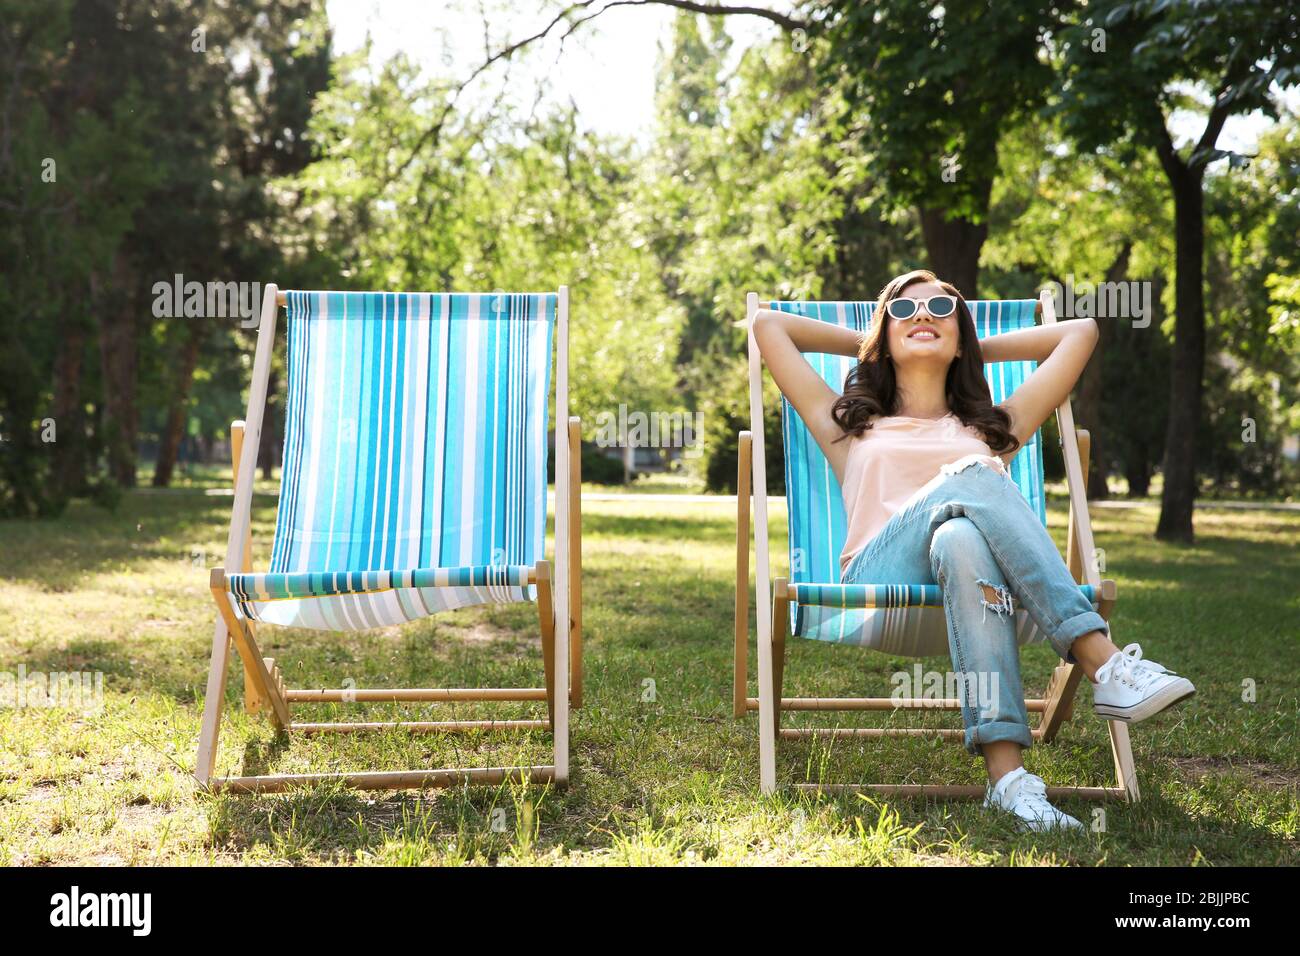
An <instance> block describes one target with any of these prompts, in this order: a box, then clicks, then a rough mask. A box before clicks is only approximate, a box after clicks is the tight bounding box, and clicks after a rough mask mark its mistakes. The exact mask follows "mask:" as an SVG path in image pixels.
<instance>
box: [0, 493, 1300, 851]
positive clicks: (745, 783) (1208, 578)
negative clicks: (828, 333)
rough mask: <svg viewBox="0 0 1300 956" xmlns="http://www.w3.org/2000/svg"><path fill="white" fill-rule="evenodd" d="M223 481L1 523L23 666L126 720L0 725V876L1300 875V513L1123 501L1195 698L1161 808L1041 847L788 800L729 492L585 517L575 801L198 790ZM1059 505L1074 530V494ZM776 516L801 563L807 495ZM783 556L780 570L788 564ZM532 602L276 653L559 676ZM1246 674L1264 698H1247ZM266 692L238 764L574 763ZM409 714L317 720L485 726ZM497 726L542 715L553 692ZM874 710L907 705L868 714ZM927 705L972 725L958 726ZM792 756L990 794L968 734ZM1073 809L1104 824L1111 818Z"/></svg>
mask: <svg viewBox="0 0 1300 956" xmlns="http://www.w3.org/2000/svg"><path fill="white" fill-rule="evenodd" d="M228 480H229V479H228V476H226V477H225V479H224V481H228ZM224 481H222V480H217V477H216V476H214V477H212V479H211V480H206V476H205V480H199V481H191V482H190V483H189V484H188V485H187V486H186V487H184V488H182V489H179V490H177V491H173V492H168V493H150V492H147V491H143V492H134V493H131V494H128V495H127V496H125V498H124V499H123V501H122V504H121V507H120V509H119V511H118V512H117V513H116V514H109V513H106V512H104V511H101V510H98V509H95V508H93V507H91V506H88V505H83V504H77V505H75V506H74V507H73V508H72V509H71V510H70V511H69V512H68V513H67V514H66V515H65V516H64V517H63V518H62V519H60V520H58V521H56V522H49V523H35V522H32V523H27V522H8V523H0V671H7V672H10V673H14V672H16V671H17V669H18V667H19V665H24V666H25V667H26V669H27V671H28V672H32V671H42V672H50V671H94V672H102V673H103V674H104V684H105V694H104V705H103V707H102V709H100V710H99V711H97V712H88V713H78V712H74V711H69V710H58V709H48V708H22V709H12V708H11V709H3V710H0V736H2V738H3V741H4V743H3V746H2V747H0V864H44V863H91V864H94V863H110V864H121V863H164V864H194V863H213V864H239V863H253V864H272V863H299V864H310V863H383V864H406V863H438V864H458V863H465V864H481V863H497V864H518V863H525V864H538V863H544V864H552V863H553V864H628V863H634V864H643V863H700V862H708V863H718V864H733V863H824V864H825V863H832V864H903V865H932V864H956V865H969V864H1036V863H1047V864H1081V865H1098V864H1108V865H1134V864H1175V865H1177V864H1290V865H1294V864H1295V863H1296V862H1297V856H1298V854H1297V844H1296V831H1297V821H1298V818H1300V799H1298V797H1297V781H1298V780H1300V744H1298V743H1297V723H1298V721H1300V718H1298V716H1297V715H1298V713H1300V679H1298V678H1297V673H1296V670H1297V669H1296V638H1297V634H1300V595H1298V594H1297V588H1296V586H1295V582H1296V581H1297V580H1300V549H1298V548H1297V543H1298V542H1300V515H1297V514H1294V513H1277V512H1244V511H1225V510H1207V511H1202V512H1198V515H1197V530H1198V541H1197V544H1196V545H1195V546H1193V547H1181V548H1179V547H1170V546H1165V545H1160V544H1158V543H1156V542H1155V541H1154V540H1153V539H1152V538H1151V531H1152V529H1153V527H1154V522H1155V517H1156V512H1155V509H1154V507H1143V508H1139V509H1133V510H1124V511H1114V510H1111V511H1099V512H1098V513H1097V516H1096V519H1095V524H1096V530H1097V536H1098V545H1099V546H1100V547H1102V548H1104V549H1105V551H1106V558H1107V568H1106V573H1107V576H1110V577H1113V578H1115V579H1117V580H1118V582H1119V602H1118V605H1117V608H1116V615H1115V617H1114V620H1113V623H1114V629H1115V636H1116V639H1117V641H1118V642H1119V643H1120V644H1121V645H1122V644H1124V643H1127V642H1129V641H1140V642H1141V643H1142V646H1143V649H1144V651H1145V653H1146V655H1147V656H1148V657H1151V658H1154V659H1156V660H1159V661H1161V662H1164V663H1167V664H1169V665H1170V666H1172V667H1174V668H1175V669H1177V670H1179V671H1180V672H1181V673H1185V674H1186V675H1187V676H1189V677H1190V678H1191V679H1192V680H1193V681H1194V682H1195V684H1196V685H1197V689H1198V692H1197V695H1196V697H1195V698H1193V699H1192V700H1191V701H1188V702H1185V703H1183V704H1180V705H1179V706H1178V707H1176V708H1174V710H1172V711H1170V712H1167V713H1165V714H1162V715H1160V716H1158V717H1155V718H1153V719H1151V720H1149V721H1147V722H1145V723H1143V724H1141V725H1139V726H1138V727H1135V728H1134V729H1133V732H1132V737H1133V745H1134V750H1135V759H1136V763H1137V768H1138V774H1139V780H1140V783H1141V787H1142V792H1143V800H1142V802H1141V803H1139V804H1137V805H1132V806H1130V805H1123V804H1117V803H1108V804H1106V805H1105V820H1104V823H1105V827H1104V830H1102V831H1099V832H1090V833H1088V834H1087V835H1082V836H1070V835H1032V834H1021V833H1017V832H1016V831H1015V830H1014V828H1013V827H1012V826H1010V825H1009V824H1008V823H1007V822H1006V821H1005V820H1003V819H999V818H995V817H992V816H990V815H989V814H987V813H986V812H984V811H983V810H981V809H980V807H979V805H978V803H972V802H961V801H953V802H947V803H945V802H928V803H927V802H921V801H909V800H898V801H890V802H888V803H885V802H871V801H868V800H864V799H861V798H859V797H855V796H842V797H834V798H829V797H823V798H817V797H813V796H807V795H796V794H794V793H792V792H790V791H784V792H782V793H780V794H778V795H776V796H773V797H762V796H760V795H759V793H758V786H757V780H758V760H757V723H756V719H755V718H754V717H750V718H748V719H747V720H736V719H733V718H732V717H731V713H730V700H731V686H730V685H731V637H730V634H731V603H732V577H731V575H732V571H731V569H732V567H733V566H734V564H733V562H734V554H735V543H734V533H735V532H734V514H735V505H734V503H733V502H729V501H726V500H720V501H718V502H716V503H715V502H695V501H683V502H680V503H674V502H671V501H663V500H637V499H636V498H635V497H631V498H628V499H625V500H617V501H608V500H601V501H596V500H593V501H589V502H587V503H586V505H585V506H584V517H583V522H584V534H585V540H584V562H585V578H584V594H585V601H584V605H585V606H584V623H585V630H586V637H587V681H586V703H585V706H584V707H583V708H582V709H581V710H579V711H576V712H575V713H574V715H573V734H572V739H573V777H572V781H571V785H570V786H569V788H568V789H566V790H563V791H556V790H554V789H549V788H539V787H524V786H509V785H506V786H501V787H496V788H476V789H457V790H450V791H430V792H427V793H423V794H420V793H405V794H387V793H351V792H346V791H339V790H336V789H331V788H321V789H317V790H313V791H303V792H300V793H296V794H291V795H285V796H263V797H229V796H217V797H213V796H209V795H206V794H201V793H198V792H196V789H195V786H194V784H193V782H192V778H191V776H190V773H191V770H192V767H193V761H194V750H195V745H196V742H197V738H198V730H199V716H200V708H201V703H202V694H203V686H204V681H205V678H206V671H207V663H208V654H209V650H210V643H211V635H212V619H213V607H212V602H211V599H210V596H209V594H208V591H207V587H206V581H207V578H206V571H205V570H204V569H205V568H206V567H207V566H209V565H213V564H219V563H221V560H220V558H219V557H218V555H220V554H222V553H223V552H224V540H225V530H224V527H225V524H226V522H227V520H228V514H229V508H230V498H229V497H222V496H219V495H214V494H205V493H204V492H205V488H212V489H217V488H220V487H221V486H222V485H223V484H224ZM662 484H663V483H662V482H658V483H656V485H657V487H655V488H653V489H652V490H656V491H662V490H664V488H663V487H662ZM263 489H264V490H273V486H271V485H265V486H259V490H263ZM591 490H593V491H596V490H609V489H597V488H595V487H593V488H592V489H591ZM1050 518H1051V530H1052V533H1053V534H1054V535H1055V536H1056V538H1057V540H1058V542H1063V539H1064V521H1065V513H1064V509H1063V508H1062V507H1061V506H1060V504H1059V503H1055V502H1054V503H1053V507H1052V510H1051V515H1050ZM273 519H274V499H273V498H272V497H269V496H266V495H259V497H258V498H257V499H256V500H255V527H254V534H255V536H256V540H257V541H258V542H260V546H259V548H258V550H257V554H258V555H259V557H260V558H261V559H262V560H265V555H266V543H267V542H269V540H270V535H271V531H272V522H273ZM773 520H774V522H775V525H776V527H775V529H774V531H775V534H776V536H777V540H775V541H774V544H773V554H774V556H777V555H780V554H781V553H782V549H783V541H782V540H780V536H781V535H783V534H784V528H783V520H784V516H783V512H782V510H781V508H780V507H779V506H775V505H774V507H773ZM774 563H775V564H776V569H777V571H778V572H779V571H780V569H781V567H782V565H783V563H784V561H783V559H781V558H779V557H775V561H774ZM535 614H536V612H535V609H534V608H533V607H532V606H528V605H518V606H509V607H491V608H479V609H471V610H464V611H458V612H455V613H453V614H450V615H445V616H442V617H437V618H431V619H427V620H424V621H420V622H415V623H413V624H410V625H407V626H405V627H401V628H391V629H387V630H383V631H377V632H368V633H364V634H351V635H347V634H342V635H333V634H325V633H318V632H312V631H301V630H275V629H269V628H265V629H263V631H262V638H261V639H262V642H263V647H264V653H266V654H267V655H269V656H274V657H276V658H277V660H279V661H280V663H281V666H282V667H283V670H284V673H285V677H286V680H287V682H288V683H289V684H290V685H291V686H340V685H341V682H342V681H343V680H344V679H345V678H352V679H353V680H355V681H356V683H357V685H358V686H367V685H372V686H373V685H376V684H380V685H382V684H391V685H412V684H414V685H417V686H419V685H424V686H456V685H460V686H467V685H473V684H497V685H510V684H521V683H522V684H525V685H534V686H535V685H536V684H537V683H539V682H540V676H539V675H540V652H539V646H538V641H537V639H536V616H535ZM1022 660H1023V671H1024V679H1025V683H1026V689H1027V691H1028V692H1029V693H1030V694H1034V695H1037V694H1041V693H1042V692H1043V690H1044V687H1045V684H1046V681H1047V678H1048V675H1049V674H1050V672H1051V669H1052V666H1053V665H1054V663H1055V658H1054V656H1053V654H1052V652H1051V651H1050V649H1049V648H1047V647H1045V646H1042V645H1038V646H1034V647H1031V648H1027V649H1025V651H1024V652H1023V656H1022ZM913 663H914V662H913V661H912V660H910V659H903V658H891V657H889V656H886V655H881V654H874V653H871V652H865V651H862V650H859V649H855V648H847V647H836V646H829V645H822V644H817V643H813V642H796V643H794V644H793V645H792V647H791V653H790V663H789V665H788V668H787V688H788V690H787V693H791V694H819V695H831V694H854V695H884V694H886V693H888V690H889V688H890V683H889V675H890V674H891V673H893V672H895V671H897V670H901V669H910V668H911V666H912V664H913ZM922 663H923V664H924V666H926V667H933V668H935V669H937V670H941V671H942V670H947V669H948V667H949V664H948V662H947V661H946V660H943V659H930V660H927V661H923V662H922ZM1247 681H1249V682H1253V687H1254V690H1255V699H1254V700H1253V701H1248V700H1243V686H1244V682H1247ZM241 684H242V676H241V674H240V668H239V667H238V665H237V664H235V665H234V666H233V667H232V668H231V681H230V686H229V690H228V695H227V696H228V705H229V706H228V712H229V713H230V714H232V715H233V716H232V719H229V720H227V722H226V724H225V726H224V733H223V736H222V746H221V752H220V756H219V769H220V771H221V772H223V773H258V772H265V771H276V772H288V771H294V770H313V771H326V770H343V769H360V768H367V769H370V768H378V769H407V768H418V767H424V766H448V765H450V766H455V765H457V764H463V765H478V766H487V765H494V764H500V763H508V762H515V761H518V762H536V763H543V762H549V739H548V738H547V737H546V736H545V735H542V734H537V735H534V736H532V737H531V738H519V737H513V738H512V737H503V736H501V735H477V736H470V737H463V736H462V737H446V738H435V737H430V736H408V735H404V734H383V735H377V736H365V737H361V736H357V737H355V738H351V739H349V738H340V737H329V738H324V739H317V740H299V739H294V740H292V741H285V740H277V739H275V738H274V736H273V735H272V733H271V732H270V728H269V724H268V723H267V722H266V721H265V720H264V719H255V718H251V717H247V716H245V715H243V714H242V710H241V707H240V704H239V700H240V699H241V695H242V687H241ZM751 693H753V689H752V687H751ZM1090 704H1091V701H1090V692H1089V691H1088V690H1087V688H1086V687H1085V689H1084V690H1083V691H1082V692H1081V699H1080V701H1079V703H1078V705H1077V706H1076V716H1075V719H1074V721H1073V722H1072V723H1070V724H1069V725H1068V726H1067V727H1066V728H1065V729H1064V730H1063V731H1062V733H1061V734H1060V736H1059V737H1058V739H1057V741H1056V742H1055V743H1053V744H1052V745H1050V746H1043V747H1036V748H1034V749H1033V750H1031V751H1029V752H1028V753H1027V755H1026V760H1027V763H1028V766H1029V767H1030V769H1031V770H1033V771H1035V772H1037V773H1040V774H1041V775H1042V776H1043V777H1044V778H1045V779H1047V781H1048V782H1049V783H1058V782H1059V783H1081V784H1094V785H1096V784H1107V783H1110V782H1111V781H1112V777H1111V774H1112V770H1111V758H1110V751H1109V741H1108V736H1107V733H1106V729H1105V725H1104V724H1103V723H1102V722H1101V721H1100V720H1098V719H1097V718H1096V717H1095V716H1093V715H1092V713H1091V707H1090ZM401 706H402V705H392V706H388V705H385V706H370V707H366V706H352V707H348V708H346V713H344V708H342V707H319V708H308V707H302V708H300V709H299V710H298V711H297V713H299V714H312V715H316V714H319V715H320V718H319V719H329V715H330V714H331V713H333V714H335V715H341V716H342V718H343V719H357V718H360V717H362V716H366V717H370V718H372V719H383V718H384V717H386V716H390V715H396V714H398V713H399V712H400V713H402V714H404V715H407V716H408V717H410V718H412V719H420V717H421V716H423V719H439V718H440V717H446V716H451V715H452V714H455V715H457V716H473V715H477V714H483V713H487V711H486V710H484V709H483V708H482V707H481V706H480V705H458V706H456V707H455V708H454V709H450V708H448V707H447V706H446V705H443V706H442V707H438V706H436V705H432V706H429V707H420V706H418V705H404V707H405V709H400V710H399V707H401ZM493 712H494V713H497V714H502V715H520V716H522V715H525V714H529V713H535V711H530V710H529V705H524V704H521V705H515V706H511V705H506V706H505V707H503V708H500V709H497V710H496V711H493ZM424 715H429V716H424ZM433 715H437V716H433ZM390 719H391V717H390ZM791 719H792V722H793V723H796V724H798V723H803V724H807V723H809V722H810V720H818V719H820V720H822V721H828V722H835V721H837V720H845V721H847V720H852V719H856V718H855V717H854V716H853V715H797V716H795V717H793V718H791ZM873 719H874V720H875V721H877V722H879V721H882V720H885V719H892V718H886V717H884V716H876V717H874V718H873V717H872V716H870V715H868V716H866V717H865V718H863V722H864V723H870V722H871V721H872V720H873ZM922 719H924V720H928V721H931V722H932V723H933V725H934V726H940V725H942V724H947V725H948V726H956V725H957V723H956V721H957V718H956V715H953V714H949V715H946V719H945V715H924V716H923V717H922ZM778 761H779V766H778V774H779V776H780V778H781V779H782V780H783V781H786V782H790V781H796V780H816V779H827V780H832V781H842V782H851V781H855V780H858V781H861V780H871V781H877V782H879V781H898V782H906V781H920V780H933V781H938V780H942V781H946V782H952V783H982V782H983V772H982V767H981V765H980V763H979V762H978V761H977V760H975V759H973V758H971V757H970V756H969V755H967V754H966V753H965V752H964V750H963V749H962V748H961V747H960V745H957V744H953V743H948V742H938V741H934V742H931V741H923V740H901V739H894V740H888V741H886V742H884V743H881V742H878V741H877V742H861V743H859V742H852V743H846V742H843V741H840V742H839V743H837V744H836V745H835V746H834V748H833V749H831V750H828V749H827V748H826V747H825V746H824V745H814V744H812V743H805V742H803V741H799V742H786V743H785V744H784V745H783V746H782V749H781V751H780V754H779V757H778ZM1062 805H1063V806H1065V807H1066V809H1068V810H1070V811H1071V812H1073V813H1075V814H1076V815H1078V816H1080V817H1082V818H1084V819H1085V820H1087V821H1088V822H1091V821H1092V820H1093V816H1092V812H1093V808H1094V806H1097V805H1095V804H1093V803H1090V802H1086V801H1063V804H1062Z"/></svg>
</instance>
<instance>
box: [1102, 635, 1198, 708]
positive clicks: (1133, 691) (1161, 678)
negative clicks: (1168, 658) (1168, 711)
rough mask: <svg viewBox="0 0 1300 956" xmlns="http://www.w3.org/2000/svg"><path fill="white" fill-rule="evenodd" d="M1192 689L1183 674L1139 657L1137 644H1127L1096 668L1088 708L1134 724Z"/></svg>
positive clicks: (1181, 697)
mask: <svg viewBox="0 0 1300 956" xmlns="http://www.w3.org/2000/svg"><path fill="white" fill-rule="evenodd" d="M1195 693H1196V688H1195V687H1193V686H1192V682H1191V681H1189V680H1188V679H1187V678H1186V677H1179V676H1178V675H1177V674H1175V673H1174V672H1173V671H1171V670H1167V669H1166V668H1164V667H1161V666H1160V665H1159V664H1157V663H1156V662H1155V661H1144V660H1142V648H1141V646H1140V645H1138V644H1129V645H1128V646H1127V647H1125V648H1124V650H1122V651H1116V652H1115V653H1114V654H1112V655H1111V656H1110V660H1108V661H1107V662H1106V663H1105V664H1102V665H1101V667H1099V668H1097V681H1096V683H1095V684H1093V686H1092V709H1093V710H1095V711H1096V712H1097V713H1098V714H1099V715H1100V716H1102V717H1105V718H1106V719H1107V720H1123V721H1126V722H1128V723H1130V724H1134V723H1137V722H1138V721H1139V720H1145V719H1146V718H1148V717H1150V716H1151V715H1152V714H1158V713H1160V711H1162V710H1164V709H1165V708H1166V707H1169V706H1171V705H1173V704H1176V703H1177V702H1178V701H1180V700H1183V699H1184V698H1186V697H1191V696H1192V695H1193V694H1195Z"/></svg>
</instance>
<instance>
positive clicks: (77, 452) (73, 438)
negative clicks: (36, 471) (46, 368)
mask: <svg viewBox="0 0 1300 956" xmlns="http://www.w3.org/2000/svg"><path fill="white" fill-rule="evenodd" d="M85 349H86V329H85V326H83V325H82V324H81V323H80V322H78V321H76V320H72V321H69V322H67V323H66V324H62V325H61V328H60V330H59V343H58V352H57V353H56V354H55V356H54V423H55V427H56V428H57V429H58V440H57V441H56V442H55V443H54V447H53V449H52V452H53V455H54V474H53V478H54V485H55V489H56V492H57V493H58V494H59V495H60V496H62V497H65V498H70V497H72V496H73V495H79V494H82V493H84V492H85V490H86V413H85V409H84V408H83V407H82V400H81V375H82V357H83V355H84V353H85Z"/></svg>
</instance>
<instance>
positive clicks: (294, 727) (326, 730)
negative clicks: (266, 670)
mask: <svg viewBox="0 0 1300 956" xmlns="http://www.w3.org/2000/svg"><path fill="white" fill-rule="evenodd" d="M550 729H551V722H550V721H549V720H389V721H370V722H365V721H353V722H351V723H348V722H340V723H323V724H321V723H318V724H310V723H303V724H300V723H294V724H290V725H289V730H290V731H291V732H299V733H304V734H355V733H365V732H368V731H381V730H405V731H408V732H409V733H413V734H447V733H468V732H471V731H475V730H550Z"/></svg>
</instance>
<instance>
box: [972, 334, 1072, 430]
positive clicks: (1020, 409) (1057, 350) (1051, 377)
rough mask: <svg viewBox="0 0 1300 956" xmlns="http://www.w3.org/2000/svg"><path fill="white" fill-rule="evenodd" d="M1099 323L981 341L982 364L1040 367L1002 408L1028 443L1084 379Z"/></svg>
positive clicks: (993, 337) (1012, 425)
mask: <svg viewBox="0 0 1300 956" xmlns="http://www.w3.org/2000/svg"><path fill="white" fill-rule="evenodd" d="M1097 334H1098V333H1097V323H1096V322H1095V321H1094V320H1092V319H1071V320H1069V321H1066V322H1057V323H1055V324H1053V325H1039V326H1036V327H1034V328H1032V329H1020V330H1018V331H1016V332H1004V333H1003V334H1001V335H991V336H989V337H988V338H987V339H982V340H981V341H980V353H981V355H982V356H983V358H984V361H985V362H1020V361H1032V362H1037V363H1038V368H1036V369H1035V370H1034V373H1033V374H1032V375H1030V376H1029V378H1028V379H1026V380H1025V383H1024V384H1023V385H1021V386H1020V387H1019V388H1017V389H1016V390H1015V391H1014V392H1013V393H1012V394H1011V396H1010V397H1009V398H1008V399H1007V400H1006V401H1004V402H1003V403H1002V408H1004V409H1006V411H1007V412H1008V414H1010V415H1011V431H1012V434H1014V435H1015V436H1016V437H1017V438H1018V439H1020V441H1021V442H1022V443H1023V442H1027V441H1029V439H1030V438H1031V437H1032V436H1033V434H1034V432H1036V431H1037V430H1038V426H1039V425H1041V424H1043V422H1045V421H1047V416H1048V415H1050V414H1052V412H1053V411H1055V410H1056V407H1057V406H1058V405H1060V404H1061V403H1062V402H1063V401H1065V399H1066V397H1068V396H1069V394H1070V390H1071V389H1073V388H1074V383H1075V382H1077V381H1078V380H1079V376H1080V375H1082V374H1083V367H1084V366H1085V365H1087V364H1088V359H1089V357H1090V356H1091V355H1092V350H1093V348H1094V347H1095V346H1096V344H1097Z"/></svg>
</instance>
